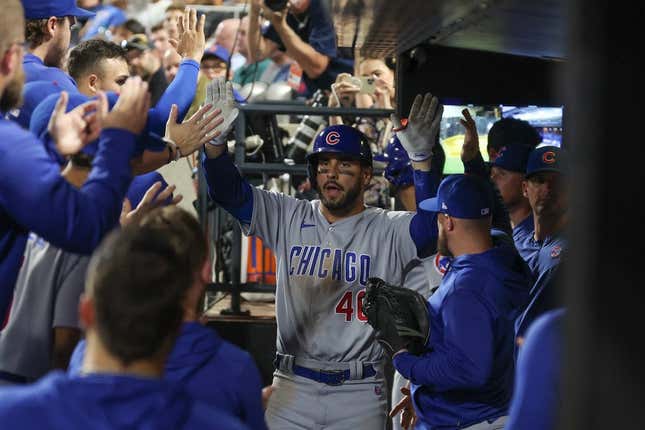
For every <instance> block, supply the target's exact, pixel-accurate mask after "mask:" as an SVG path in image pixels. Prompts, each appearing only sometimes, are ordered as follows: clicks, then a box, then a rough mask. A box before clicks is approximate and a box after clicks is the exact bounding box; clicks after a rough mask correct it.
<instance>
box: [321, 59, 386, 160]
mask: <svg viewBox="0 0 645 430" xmlns="http://www.w3.org/2000/svg"><path fill="white" fill-rule="evenodd" d="M393 69H394V68H393V66H392V64H391V63H390V61H389V60H386V59H381V58H365V59H363V60H362V61H361V63H360V65H359V66H358V73H359V76H352V75H350V74H348V73H341V74H339V75H338V76H337V77H336V82H335V83H333V84H332V85H331V95H330V97H329V102H328V106H329V107H345V108H349V107H356V108H359V109H365V108H367V109H369V108H372V109H393V108H394V106H395V92H394V70H393ZM329 123H330V124H346V125H356V126H357V127H358V128H359V129H360V130H361V131H362V132H363V133H364V134H365V135H366V136H367V137H368V138H370V140H371V141H372V142H373V143H375V144H376V146H377V149H379V148H385V146H386V144H387V142H388V140H389V139H390V137H391V130H392V126H391V123H390V121H389V120H388V119H387V118H383V119H381V118H361V117H354V116H349V117H340V116H332V117H330V118H329Z"/></svg>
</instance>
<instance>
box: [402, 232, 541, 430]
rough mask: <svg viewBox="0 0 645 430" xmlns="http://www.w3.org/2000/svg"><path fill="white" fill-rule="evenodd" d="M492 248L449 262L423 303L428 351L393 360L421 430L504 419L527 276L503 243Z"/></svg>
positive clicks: (518, 259)
mask: <svg viewBox="0 0 645 430" xmlns="http://www.w3.org/2000/svg"><path fill="white" fill-rule="evenodd" d="M495 245H496V246H494V247H493V248H491V249H490V250H488V251H485V252H483V253H481V254H468V255H461V256H459V257H457V258H455V259H453V261H452V263H451V265H450V268H449V269H448V271H447V273H446V274H445V275H444V278H443V281H442V282H441V285H440V286H439V289H438V290H437V291H436V292H435V293H434V294H433V295H432V296H431V297H430V299H429V300H428V309H429V313H430V318H431V331H430V338H429V340H428V342H427V344H426V351H425V352H424V353H423V354H422V355H421V356H414V355H412V354H409V353H407V352H403V353H400V354H397V355H396V356H395V357H394V367H395V368H396V369H397V370H398V371H399V372H400V373H401V375H403V376H404V377H405V378H407V379H409V380H410V381H411V383H412V398H413V403H414V407H415V410H416V411H417V415H418V416H419V419H420V422H421V423H422V424H424V425H425V426H426V427H427V428H430V429H459V428H464V427H468V426H469V425H473V424H475V423H478V422H481V421H484V420H490V419H494V418H497V417H500V416H503V415H505V414H506V413H507V410H508V406H509V402H510V399H511V393H512V389H513V350H514V330H513V323H514V321H515V318H516V317H517V316H518V314H519V313H520V311H521V309H522V308H523V306H525V304H526V302H527V299H528V290H529V274H528V269H527V268H526V265H525V263H524V261H523V260H522V258H521V257H520V256H519V255H518V254H517V251H516V250H515V248H514V247H513V246H512V244H511V243H510V239H509V238H508V237H506V236H505V235H504V236H503V237H499V236H497V237H495Z"/></svg>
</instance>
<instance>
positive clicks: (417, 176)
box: [410, 161, 441, 258]
mask: <svg viewBox="0 0 645 430" xmlns="http://www.w3.org/2000/svg"><path fill="white" fill-rule="evenodd" d="M424 163H427V166H428V167H429V165H430V162H429V161H422V162H416V163H414V162H413V167H414V168H415V170H414V193H415V198H416V201H417V208H418V205H419V203H420V202H421V201H423V200H425V199H429V198H432V197H434V196H436V195H437V189H438V188H439V182H440V180H441V178H440V177H439V175H438V174H435V173H434V172H432V171H431V170H430V169H429V168H428V169H427V170H421V169H419V168H424V167H425V164H424ZM438 236H439V231H438V229H437V216H436V214H435V213H432V212H426V211H423V210H418V209H417V213H416V214H415V215H414V217H413V218H412V221H411V222H410V237H411V238H412V240H413V241H414V245H415V246H416V248H417V255H418V256H419V257H420V258H424V257H427V256H429V255H432V254H434V253H435V251H436V249H437V238H438Z"/></svg>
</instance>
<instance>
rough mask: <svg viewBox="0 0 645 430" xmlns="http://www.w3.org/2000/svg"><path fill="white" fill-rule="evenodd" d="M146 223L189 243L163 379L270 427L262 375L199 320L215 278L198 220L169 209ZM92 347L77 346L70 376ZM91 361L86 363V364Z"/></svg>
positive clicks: (183, 255) (250, 360) (251, 425)
mask: <svg viewBox="0 0 645 430" xmlns="http://www.w3.org/2000/svg"><path fill="white" fill-rule="evenodd" d="M142 225H143V226H144V227H145V226H154V227H155V228H156V227H158V228H159V229H163V228H164V226H166V225H172V226H173V228H174V229H179V230H181V231H183V232H184V233H183V235H182V240H183V241H184V242H185V244H186V245H188V244H190V248H189V247H188V246H185V247H184V248H183V250H182V252H181V253H180V254H179V255H178V258H179V261H186V262H187V266H188V267H187V269H188V270H190V271H192V274H193V275H192V281H191V282H190V284H188V285H186V290H187V291H186V294H185V298H184V299H183V324H182V327H181V331H180V333H179V336H178V338H177V340H176V341H175V345H174V347H173V349H172V351H171V352H170V355H169V357H168V360H167V361H166V365H165V370H164V379H165V380H166V381H170V382H173V383H175V384H176V385H177V386H180V387H183V388H184V389H185V390H186V391H187V392H188V394H190V395H191V396H192V397H193V398H194V399H196V400H199V401H202V402H204V403H207V404H208V405H210V406H212V407H214V408H217V409H218V410H221V411H224V412H227V413H228V414H230V415H233V416H235V417H237V418H238V419H240V420H241V421H242V422H244V423H245V424H246V425H247V426H248V427H249V428H251V429H258V430H263V429H266V424H265V422H264V411H263V409H262V398H261V378H260V372H259V371H258V369H257V366H256V365H255V363H254V361H253V358H252V357H251V356H250V355H249V354H248V353H247V352H246V351H243V350H241V349H239V348H238V347H236V346H234V345H233V344H231V343H229V342H226V341H225V340H223V339H222V338H220V337H219V335H218V334H217V332H215V331H214V330H213V329H210V328H208V327H205V326H204V325H202V324H201V323H200V322H199V318H200V316H201V313H202V308H201V307H200V305H202V300H201V299H202V297H203V295H204V290H205V288H206V283H208V282H210V279H211V263H210V261H209V258H208V244H207V242H206V240H205V238H204V234H203V231H202V229H201V227H200V226H199V223H198V221H197V219H195V218H194V217H192V216H190V215H189V214H188V213H186V212H185V211H180V210H177V209H175V208H168V209H165V210H162V211H155V212H151V213H150V214H149V215H147V216H145V217H144V218H143V220H142ZM87 347H88V344H87V343H86V342H85V341H82V342H81V343H79V345H78V346H77V348H76V350H75V351H74V355H73V357H72V361H71V363H70V367H69V373H70V374H72V375H78V374H79V373H80V372H82V370H83V369H82V368H83V363H84V362H83V359H84V357H87ZM86 362H87V361H85V363H86Z"/></svg>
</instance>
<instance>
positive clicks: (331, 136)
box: [325, 131, 340, 146]
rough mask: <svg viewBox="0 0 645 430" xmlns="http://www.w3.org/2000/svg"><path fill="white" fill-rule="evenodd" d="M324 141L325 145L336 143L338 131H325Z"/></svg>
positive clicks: (338, 138)
mask: <svg viewBox="0 0 645 430" xmlns="http://www.w3.org/2000/svg"><path fill="white" fill-rule="evenodd" d="M325 142H327V145H332V146H333V145H336V144H337V143H338V142H340V133H339V132H337V131H330V132H329V133H327V136H325Z"/></svg>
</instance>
